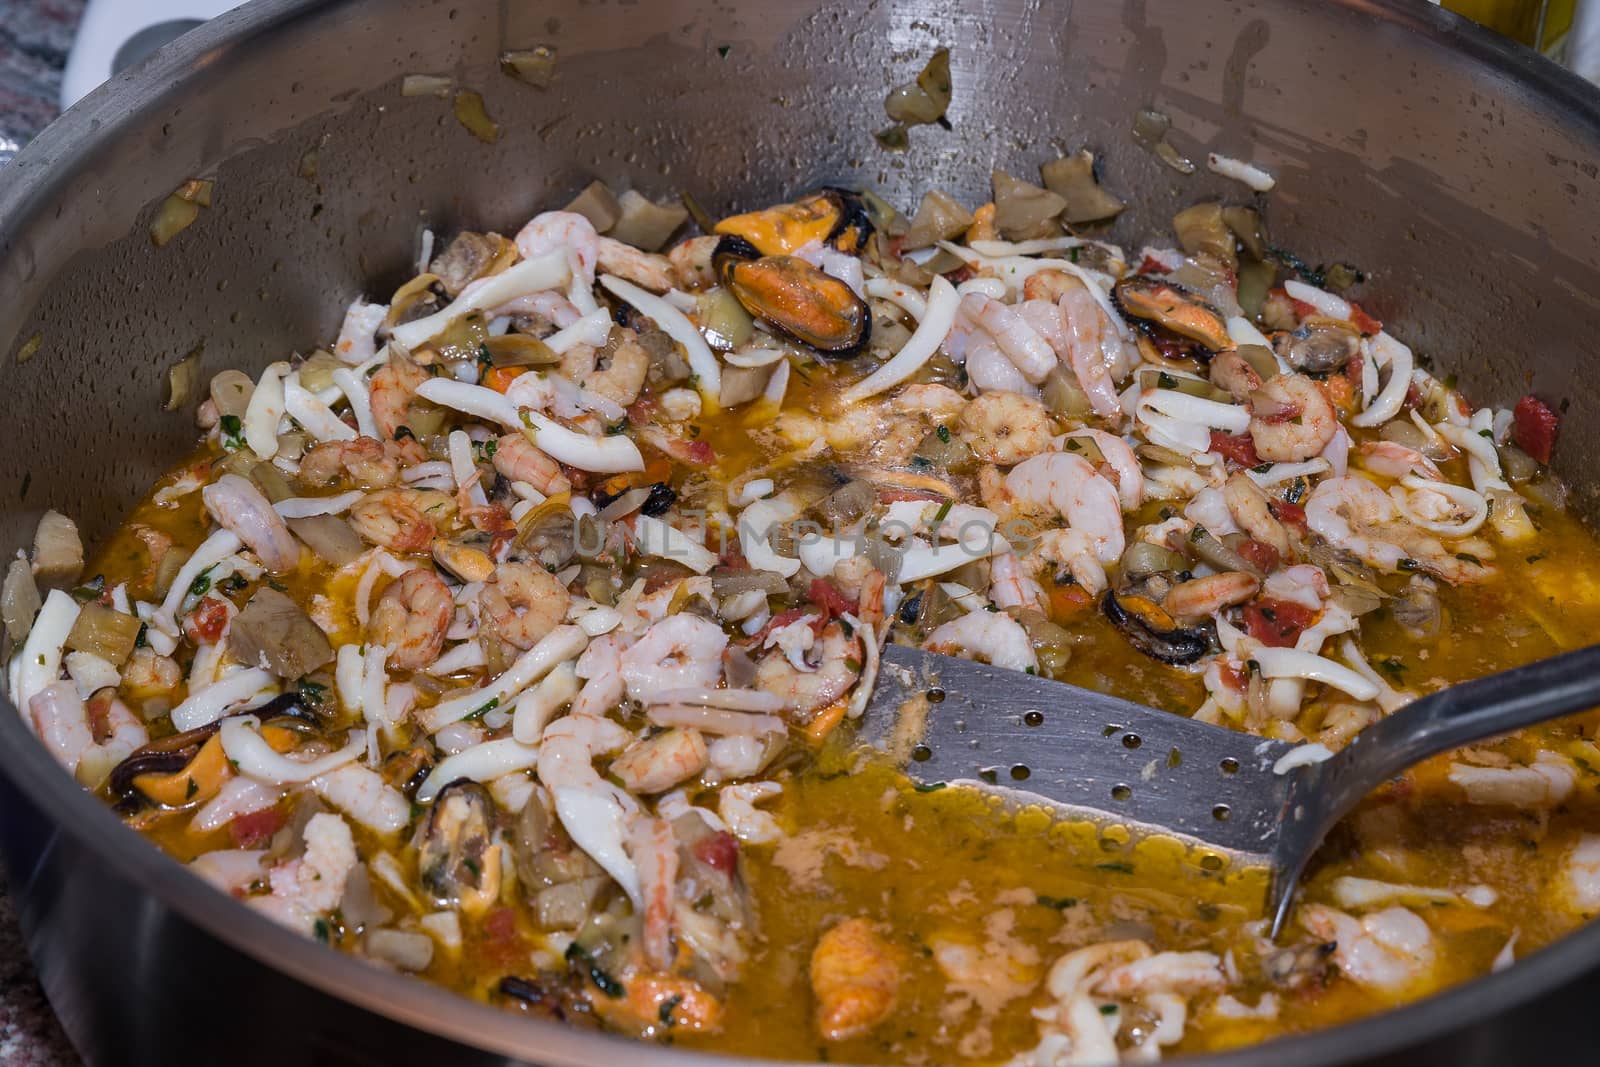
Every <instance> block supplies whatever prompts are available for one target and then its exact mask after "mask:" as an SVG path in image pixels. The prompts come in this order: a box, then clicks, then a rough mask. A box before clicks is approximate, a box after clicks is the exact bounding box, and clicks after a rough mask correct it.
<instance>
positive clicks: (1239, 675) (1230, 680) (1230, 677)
mask: <svg viewBox="0 0 1600 1067" xmlns="http://www.w3.org/2000/svg"><path fill="white" fill-rule="evenodd" d="M1217 662H1218V663H1219V664H1220V668H1219V669H1220V672H1221V674H1222V684H1223V685H1225V686H1227V687H1228V688H1229V689H1232V690H1233V691H1234V692H1235V693H1242V692H1244V691H1245V690H1246V689H1249V688H1250V676H1249V675H1248V674H1246V673H1245V669H1244V667H1243V665H1241V664H1238V663H1234V662H1233V661H1232V660H1229V659H1221V660H1218V661H1217Z"/></svg>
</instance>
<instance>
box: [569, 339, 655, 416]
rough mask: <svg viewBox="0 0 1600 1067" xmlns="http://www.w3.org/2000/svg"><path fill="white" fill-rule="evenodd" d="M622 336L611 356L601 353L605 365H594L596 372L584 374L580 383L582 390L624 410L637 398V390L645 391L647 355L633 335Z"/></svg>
mask: <svg viewBox="0 0 1600 1067" xmlns="http://www.w3.org/2000/svg"><path fill="white" fill-rule="evenodd" d="M622 333H623V339H622V342H621V343H620V344H618V345H617V346H616V347H615V348H613V349H612V350H611V353H610V355H605V353H604V350H602V352H601V355H602V356H604V365H601V364H599V363H597V364H596V367H597V369H596V370H594V371H591V372H590V373H589V374H588V375H586V376H585V377H584V378H583V379H582V382H583V387H584V388H585V389H587V390H589V391H590V392H591V393H595V394H597V395H599V396H603V397H605V398H606V399H607V400H610V401H612V402H613V403H615V404H617V405H618V406H619V407H627V406H628V405H629V404H631V403H633V402H634V401H635V400H637V399H639V390H641V389H643V388H644V380H645V377H646V376H647V375H648V374H649V373H650V355H649V353H647V352H646V351H645V350H644V346H643V345H641V344H640V343H639V342H638V341H637V340H636V339H635V337H634V335H633V334H632V333H630V332H628V331H622ZM613 336H615V335H613Z"/></svg>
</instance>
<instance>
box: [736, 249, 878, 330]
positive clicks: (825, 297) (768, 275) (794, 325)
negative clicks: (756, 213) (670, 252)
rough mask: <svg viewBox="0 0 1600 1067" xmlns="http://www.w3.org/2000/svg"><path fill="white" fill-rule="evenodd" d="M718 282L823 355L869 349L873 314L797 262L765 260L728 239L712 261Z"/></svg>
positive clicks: (840, 286) (846, 289) (850, 293)
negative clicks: (868, 340) (863, 348)
mask: <svg viewBox="0 0 1600 1067" xmlns="http://www.w3.org/2000/svg"><path fill="white" fill-rule="evenodd" d="M712 263H713V264H714V266H715V268H716V272H717V277H718V279H719V280H720V281H721V282H722V284H723V285H724V286H725V287H727V289H728V291H729V292H731V293H732V294H733V295H734V297H735V298H736V299H737V300H738V301H739V303H740V304H742V305H743V306H744V309H745V310H746V311H748V312H750V314H752V315H754V316H756V317H758V318H761V319H764V320H765V321H766V322H768V323H770V324H771V325H773V326H775V327H777V328H778V329H779V330H782V331H783V332H784V333H786V334H788V335H789V336H791V337H793V338H794V339H795V340H797V341H800V342H802V343H804V344H807V345H810V346H811V347H812V348H814V349H816V350H817V351H818V352H821V353H824V354H827V355H835V356H843V355H848V354H850V353H853V352H855V351H857V350H858V349H860V348H861V346H862V345H863V344H865V343H866V341H867V339H868V337H869V336H870V335H871V332H872V313H871V311H870V310H868V308H867V305H866V302H865V301H863V300H862V299H861V298H860V297H858V296H856V294H855V291H854V290H853V289H851V288H850V286H849V285H847V284H845V283H844V282H842V281H840V280H839V279H838V278H835V277H833V276H832V275H831V274H825V273H823V272H822V271H821V270H818V269H817V268H816V267H813V266H812V265H811V264H810V263H807V262H806V261H805V260H803V259H800V258H798V257H796V256H790V255H770V256H763V255H761V253H760V250H759V249H758V248H756V246H754V245H752V244H751V243H750V242H749V241H747V240H746V239H744V238H743V237H724V238H723V239H722V241H721V243H719V244H718V245H717V250H716V253H715V255H714V256H713V257H712Z"/></svg>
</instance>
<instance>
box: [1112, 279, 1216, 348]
mask: <svg viewBox="0 0 1600 1067" xmlns="http://www.w3.org/2000/svg"><path fill="white" fill-rule="evenodd" d="M1112 296H1113V298H1114V299H1115V300H1116V303H1117V307H1118V308H1120V309H1121V311H1122V313H1123V314H1124V315H1126V316H1128V317H1129V318H1130V319H1132V320H1134V324H1135V325H1136V326H1138V327H1139V328H1140V329H1142V330H1145V331H1147V332H1150V331H1153V330H1155V329H1156V328H1158V327H1159V328H1161V329H1165V330H1167V331H1170V332H1171V333H1174V334H1177V335H1178V336H1179V337H1183V338H1187V339H1188V340H1190V341H1196V342H1198V343H1199V344H1200V345H1202V346H1203V347H1204V348H1205V349H1206V350H1207V351H1209V352H1221V351H1223V350H1224V349H1228V348H1232V347H1233V339H1232V338H1230V337H1229V336H1228V324H1227V322H1226V321H1225V320H1224V319H1223V317H1222V315H1221V314H1220V313H1219V312H1218V311H1217V309H1216V308H1214V307H1212V306H1211V305H1210V304H1207V303H1206V302H1205V301H1204V300H1201V299H1200V297H1199V296H1198V295H1196V294H1195V293H1193V292H1191V291H1189V290H1188V289H1185V288H1184V287H1183V286H1181V285H1174V284H1173V283H1171V282H1164V281H1161V280H1159V279H1156V278H1147V277H1145V276H1143V275H1137V274H1136V275H1132V276H1130V277H1127V278H1124V279H1122V280H1121V281H1120V282H1118V283H1117V284H1116V287H1115V288H1114V289H1112Z"/></svg>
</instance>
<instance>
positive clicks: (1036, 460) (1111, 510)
mask: <svg viewBox="0 0 1600 1067" xmlns="http://www.w3.org/2000/svg"><path fill="white" fill-rule="evenodd" d="M1005 491H1006V493H1007V494H1009V496H1010V497H1011V498H1012V499H1013V500H1018V501H1022V502H1024V503H1026V504H1031V505H1033V506H1034V507H1037V508H1044V509H1050V510H1053V511H1055V512H1056V514H1058V515H1060V516H1061V517H1062V518H1064V519H1066V520H1067V523H1068V524H1069V525H1070V526H1071V527H1072V528H1073V529H1074V530H1077V531H1080V532H1081V533H1082V534H1083V535H1084V536H1085V537H1087V538H1089V540H1090V542H1091V544H1092V545H1093V546H1094V553H1095V558H1096V559H1098V560H1099V561H1100V562H1101V563H1110V562H1112V561H1113V560H1115V559H1117V557H1119V556H1121V555H1122V550H1123V548H1124V547H1126V540H1125V535H1124V533H1123V529H1122V503H1121V500H1120V499H1119V498H1118V496H1117V490H1116V487H1115V486H1113V485H1112V484H1111V483H1110V482H1109V481H1108V480H1107V479H1106V478H1104V477H1102V476H1101V475H1100V474H1099V473H1098V472H1096V471H1095V469H1094V468H1093V467H1091V466H1090V465H1089V462H1088V461H1087V460H1085V459H1084V458H1083V457H1082V456H1074V455H1072V454H1071V453H1068V452H1049V453H1045V454H1044V455H1039V456H1034V457H1033V458H1031V459H1028V460H1024V461H1023V462H1022V463H1019V464H1018V465H1017V466H1016V467H1014V468H1012V471H1011V473H1010V474H1008V475H1006V478H1005Z"/></svg>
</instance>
